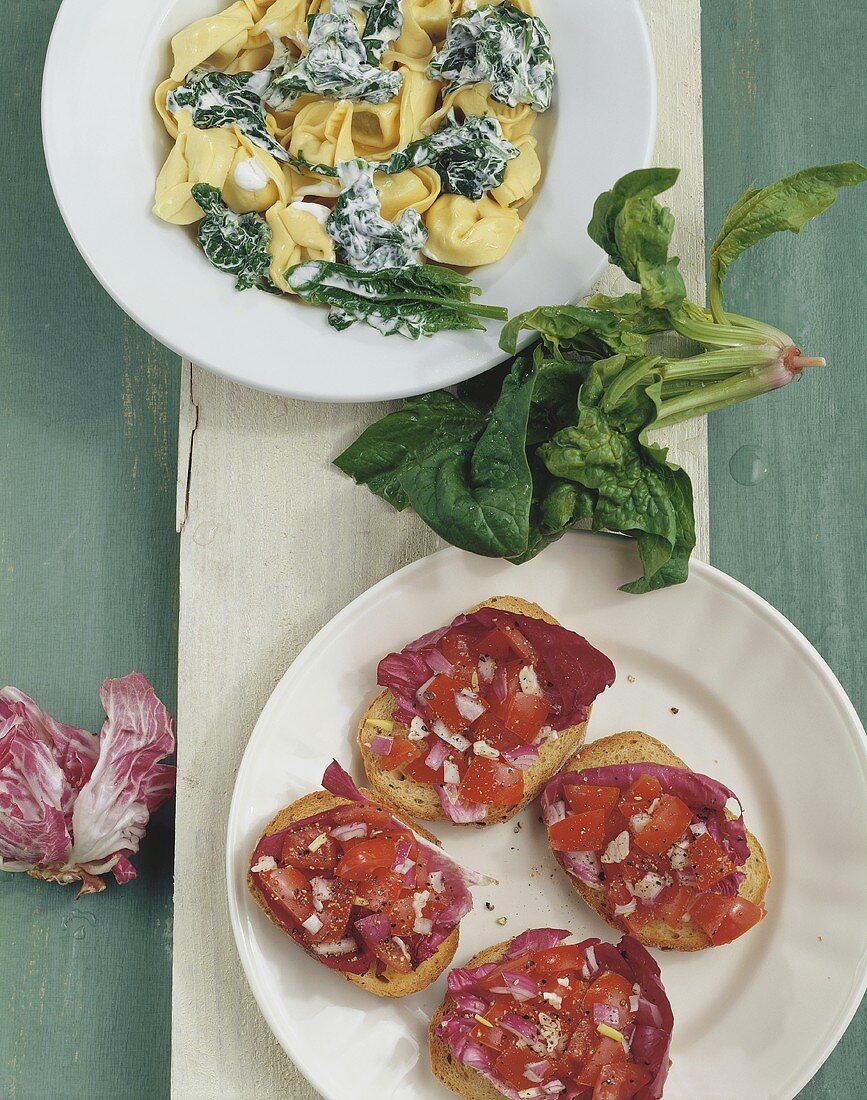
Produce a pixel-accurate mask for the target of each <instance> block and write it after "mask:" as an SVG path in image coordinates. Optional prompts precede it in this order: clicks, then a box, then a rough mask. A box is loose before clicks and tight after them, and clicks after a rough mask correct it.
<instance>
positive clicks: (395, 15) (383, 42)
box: [357, 0, 403, 65]
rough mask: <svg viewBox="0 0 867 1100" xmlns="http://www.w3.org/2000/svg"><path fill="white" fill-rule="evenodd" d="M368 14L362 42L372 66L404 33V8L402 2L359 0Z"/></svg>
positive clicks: (359, 3)
mask: <svg viewBox="0 0 867 1100" xmlns="http://www.w3.org/2000/svg"><path fill="white" fill-rule="evenodd" d="M357 3H358V5H359V6H360V7H361V8H363V9H364V10H365V11H366V12H367V17H366V21H365V24H364V35H363V36H362V41H363V42H364V46H365V49H366V50H367V60H368V61H369V62H370V64H371V65H376V64H378V63H379V60H380V58H381V57H382V55H383V54H384V53H385V51H386V49H387V48H388V46H389V45H390V44H391V43H392V42H396V41H397V40H398V38H400V36H401V34H402V33H403V8H402V7H401V0H357Z"/></svg>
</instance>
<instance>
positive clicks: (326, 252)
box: [265, 202, 334, 294]
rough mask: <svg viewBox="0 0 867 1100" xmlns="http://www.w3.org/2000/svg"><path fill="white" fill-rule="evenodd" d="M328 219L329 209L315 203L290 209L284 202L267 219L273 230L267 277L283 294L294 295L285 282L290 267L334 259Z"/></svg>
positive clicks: (296, 203)
mask: <svg viewBox="0 0 867 1100" xmlns="http://www.w3.org/2000/svg"><path fill="white" fill-rule="evenodd" d="M304 207H309V209H304ZM317 215H319V216H318V217H317ZM326 216H327V208H326V207H322V206H319V205H318V204H316V203H312V202H311V203H300V202H294V203H291V204H290V205H288V206H287V205H286V204H285V203H282V202H279V203H275V204H274V206H272V207H271V208H270V210H268V212H267V214H266V215H265V217H266V218H267V220H268V225H269V226H270V227H271V242H270V244H269V246H268V251H269V253H270V254H271V267H270V269H269V272H268V273H269V275H270V276H271V281H272V282H273V283H274V285H275V286H278V287H279V288H280V290H282V291H284V293H286V294H292V293H293V291H292V289H291V287H290V286H289V284H288V283H287V282H286V272H287V271H288V270H289V268H290V267H293V266H294V265H295V264H301V263H304V262H305V261H307V260H329V261H330V260H333V259H334V243H333V242H332V240H331V238H330V237H329V236H328V233H327V232H326V231H325V226H324V224H323V221H322V220H321V219H324V218H325V217H326Z"/></svg>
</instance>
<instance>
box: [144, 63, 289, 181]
mask: <svg viewBox="0 0 867 1100" xmlns="http://www.w3.org/2000/svg"><path fill="white" fill-rule="evenodd" d="M270 79H271V73H270V71H269V70H268V69H263V70H262V71H261V72H257V73H236V74H235V75H233V76H230V75H228V74H226V73H220V72H207V71H206V70H204V69H194V70H193V72H191V73H190V74H189V76H188V77H187V83H186V84H182V85H181V87H180V88H175V90H174V91H173V92H169V94H168V97H167V99H166V106H167V108H168V110H169V111H171V112H172V114H174V113H175V112H177V111H178V110H181V109H186V110H188V111H190V113H191V114H192V116H193V125H194V126H195V127H197V128H198V129H199V130H213V129H222V128H226V127H231V126H235V127H237V129H239V130H240V131H241V133H242V134H246V136H247V137H248V138H249V139H250V141H252V142H253V143H254V144H255V145H258V146H259V147H260V148H261V149H264V150H265V151H266V152H268V153H270V154H271V155H272V156H273V157H276V158H277V159H278V160H282V161H288V160H289V155H288V153H287V152H286V150H285V149H284V148H283V146H282V145H281V144H280V142H279V141H277V139H276V138H275V137H274V136H273V135H272V134H271V133H270V132H269V130H268V127H267V126H266V125H265V111H264V108H263V107H262V96H263V94H264V92H265V90H266V88H267V87H268V83H269V81H270Z"/></svg>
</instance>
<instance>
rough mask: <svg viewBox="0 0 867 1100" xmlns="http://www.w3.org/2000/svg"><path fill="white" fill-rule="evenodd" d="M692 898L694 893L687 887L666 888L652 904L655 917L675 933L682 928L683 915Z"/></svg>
mask: <svg viewBox="0 0 867 1100" xmlns="http://www.w3.org/2000/svg"><path fill="white" fill-rule="evenodd" d="M694 897H695V891H694V890H690V888H689V887H688V886H666V888H665V889H664V890H663V891H662V893H661V894H660V895H659V897H658V898H657V899H656V901H655V903H654V908H655V909H656V913H655V915H656V916H657V917H659V918H660V919H661V920H664V921H665V923H666V924H667V925H668V927H669V928H671V929H673V930H674V931H677V929H678V928H682V927H683V917H684V914H685V913H686V911H687V910H688V909H689V906H690V902H691V901H692V899H693V898H694Z"/></svg>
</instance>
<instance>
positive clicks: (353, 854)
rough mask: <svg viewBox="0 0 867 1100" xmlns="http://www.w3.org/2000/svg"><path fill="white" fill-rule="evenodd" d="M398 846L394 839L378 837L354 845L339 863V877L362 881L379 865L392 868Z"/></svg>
mask: <svg viewBox="0 0 867 1100" xmlns="http://www.w3.org/2000/svg"><path fill="white" fill-rule="evenodd" d="M395 851H396V846H395V844H394V841H392V840H384V839H382V838H380V837H376V838H375V839H373V840H364V841H361V842H360V843H359V844H356V845H354V847H352V848H350V849H349V850H348V851H347V852H345V853H344V855H343V856H342V857H341V859H340V862H339V863H338V864H337V875H338V877H339V878H348V879H352V880H353V881H355V882H361V881H362V880H363V879H366V878H367V877H368V875H370V874H371V873H372V872H373V871H375V870H376V869H377V868H379V867H386V868H390V867H391V866H392V864H393V863H394V856H395Z"/></svg>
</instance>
